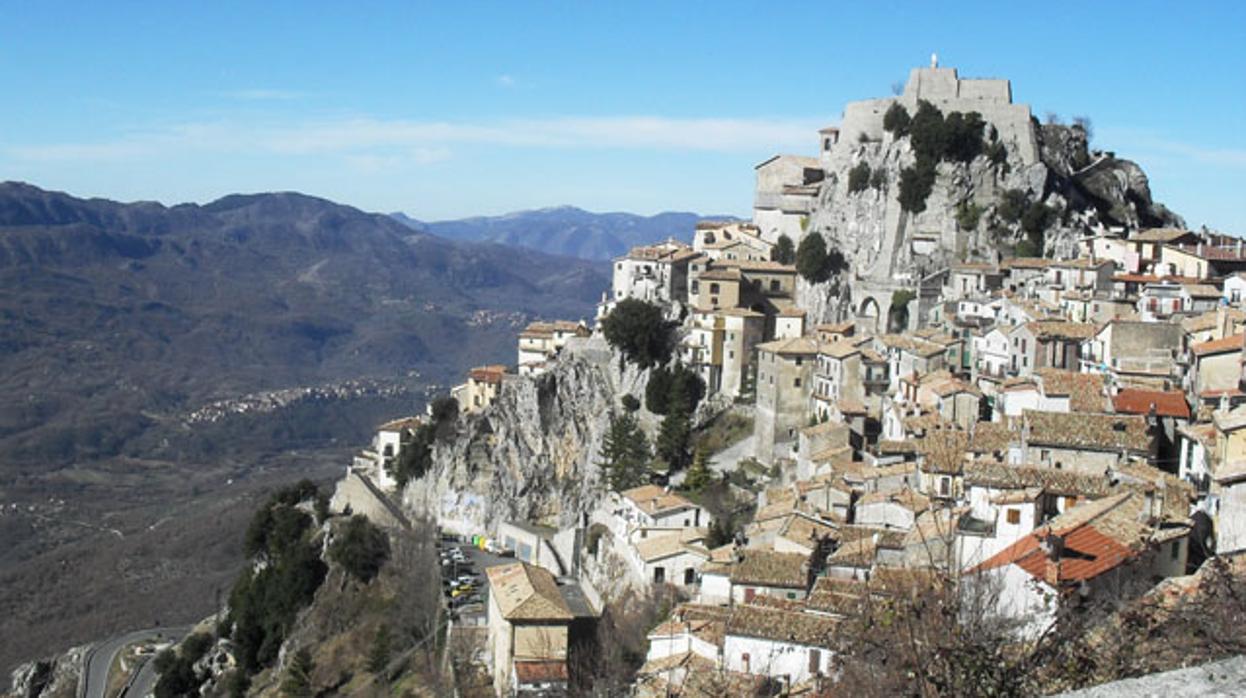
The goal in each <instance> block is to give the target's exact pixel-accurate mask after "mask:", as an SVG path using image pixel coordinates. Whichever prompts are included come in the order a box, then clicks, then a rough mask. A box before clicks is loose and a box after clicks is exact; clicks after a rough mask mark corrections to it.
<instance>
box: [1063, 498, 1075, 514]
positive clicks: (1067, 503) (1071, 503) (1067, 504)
mask: <svg viewBox="0 0 1246 698" xmlns="http://www.w3.org/2000/svg"><path fill="white" fill-rule="evenodd" d="M1075 506H1077V497H1065V498H1064V510H1065V511H1068V510H1069V509H1072V508H1073V507H1075Z"/></svg>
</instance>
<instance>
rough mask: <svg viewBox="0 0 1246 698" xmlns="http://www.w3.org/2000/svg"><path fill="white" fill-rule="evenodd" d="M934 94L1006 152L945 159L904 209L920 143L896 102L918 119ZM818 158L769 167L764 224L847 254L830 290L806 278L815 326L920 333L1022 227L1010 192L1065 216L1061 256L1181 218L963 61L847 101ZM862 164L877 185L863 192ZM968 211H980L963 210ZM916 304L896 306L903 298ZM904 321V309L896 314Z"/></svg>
mask: <svg viewBox="0 0 1246 698" xmlns="http://www.w3.org/2000/svg"><path fill="white" fill-rule="evenodd" d="M923 102H927V103H929V104H931V105H933V106H934V107H936V108H937V109H939V111H940V112H942V114H944V115H945V116H946V115H950V114H952V113H953V112H959V113H961V114H962V115H970V114H973V113H976V114H977V115H979V116H980V117H981V120H982V121H983V123H984V124H985V125H986V133H987V135H986V137H985V138H986V139H987V142H988V143H989V144H990V145H991V146H992V147H997V146H1002V148H1003V149H1004V150H1003V152H1002V153H1001V155H1004V157H1003V158H1002V159H998V158H996V159H992V158H988V157H986V156H985V155H980V156H978V157H976V158H974V159H973V160H971V161H969V162H940V163H938V166H937V172H936V177H935V181H934V184H933V186H932V188H931V191H930V194H929V196H928V197H927V199H926V205H925V208H924V210H922V211H920V212H910V211H906V210H904V208H903V206H902V205H901V203H900V184H899V183H900V179H901V176H902V173H903V172H904V170H905V169H906V168H911V167H912V166H913V165H914V164H915V162H916V156H915V154H914V151H913V147H912V144H911V143H910V138H908V137H907V136H905V135H897V134H896V133H892V132H889V131H887V130H886V129H885V128H884V119H885V116H886V114H887V112H888V110H889V109H892V108H893V106H895V105H899V106H900V107H903V108H904V110H905V111H906V112H907V114H909V115H912V114H915V113H916V112H917V111H918V109H919V107H920V105H921V104H922V103H923ZM818 137H819V138H818V151H819V152H818V155H817V157H812V156H804V155H776V156H774V157H772V158H770V159H768V160H766V161H765V162H762V163H761V164H759V165H757V167H756V192H755V196H754V206H753V222H754V223H755V224H756V225H757V226H758V228H759V229H760V231H761V234H762V236H763V237H764V238H765V239H767V240H770V241H775V240H777V239H778V238H779V236H781V235H786V236H788V237H789V238H791V239H792V240H793V241H794V242H796V243H797V244H799V242H800V241H801V239H803V238H804V236H805V235H807V234H810V233H814V234H818V235H821V236H823V237H824V238H825V239H826V242H827V246H828V247H830V248H833V249H836V250H839V251H840V252H841V253H842V254H843V255H844V256H845V258H846V261H847V266H848V270H847V271H846V272H845V273H843V274H840V275H839V276H838V277H837V278H835V279H833V280H832V281H831V282H830V283H829V285H827V284H820V285H818V286H817V287H816V288H814V287H810V286H809V285H807V284H803V283H802V284H801V288H800V289H799V291H798V295H797V301H798V303H799V305H800V306H801V307H802V308H805V309H806V310H807V311H809V314H810V317H809V320H810V321H811V322H813V323H816V322H830V321H845V320H855V321H857V322H859V323H860V324H861V326H863V327H867V328H872V329H879V330H883V329H886V328H887V326H888V324H889V322H899V323H900V324H901V325H903V326H906V327H907V328H909V329H912V328H915V327H918V326H919V324H920V322H921V320H922V318H924V317H925V316H926V314H927V313H928V312H929V310H930V308H931V307H932V306H933V304H934V302H935V301H936V300H937V297H938V292H937V288H938V285H939V284H940V283H941V279H939V278H929V279H927V278H925V277H926V276H927V275H929V274H931V273H933V272H935V271H936V270H938V269H941V268H946V266H947V265H948V264H953V263H958V262H975V261H981V262H997V261H998V260H999V259H1000V257H1001V250H1004V251H1009V250H1011V248H1012V246H1013V245H1014V244H1015V243H1016V242H1017V241H1018V239H1019V238H1020V236H1021V227H1020V226H1019V225H1018V221H1016V220H1015V219H1014V220H1005V219H1002V218H1001V216H999V215H997V209H998V205H999V203H1000V201H1001V199H1002V198H1003V197H1004V195H1005V193H1006V192H1018V193H1019V195H1020V196H1024V197H1025V198H1026V200H1028V201H1032V202H1034V203H1041V204H1044V205H1046V206H1047V207H1049V209H1050V210H1051V211H1052V212H1053V214H1052V215H1051V216H1050V218H1051V220H1050V221H1048V222H1047V225H1046V227H1047V228H1048V229H1047V230H1046V231H1045V233H1046V234H1045V241H1046V245H1045V250H1044V252H1046V254H1047V255H1048V256H1055V257H1064V256H1071V255H1072V254H1074V253H1075V249H1074V248H1075V246H1076V240H1077V239H1078V237H1080V236H1081V235H1084V234H1087V233H1092V232H1102V231H1103V230H1105V229H1106V227H1109V226H1110V227H1115V228H1117V229H1118V232H1129V231H1130V230H1136V229H1138V228H1140V227H1143V225H1144V224H1145V225H1160V224H1165V223H1169V222H1171V221H1173V220H1176V219H1175V217H1173V216H1171V214H1168V212H1167V211H1166V210H1163V208H1162V207H1158V206H1153V205H1152V203H1151V199H1150V191H1149V188H1148V187H1147V183H1146V177H1145V175H1144V174H1142V172H1141V170H1140V168H1138V167H1137V166H1136V165H1134V164H1133V163H1130V162H1127V161H1121V160H1116V159H1115V158H1114V157H1113V156H1112V155H1111V154H1110V153H1100V152H1091V151H1089V150H1088V148H1087V142H1086V141H1087V138H1086V133H1085V131H1084V130H1081V129H1080V127H1077V126H1072V127H1066V126H1062V125H1058V124H1049V125H1046V126H1044V125H1040V124H1039V123H1038V121H1037V120H1036V119H1035V118H1034V117H1033V115H1032V113H1031V110H1030V107H1029V105H1027V104H1018V103H1014V102H1013V99H1012V86H1011V84H1010V82H1009V81H1008V80H1003V79H966V78H962V77H960V75H959V74H958V73H957V71H956V69H955V68H944V67H939V66H938V62H937V59H936V58H934V57H932V60H931V65H930V67H923V68H914V69H913V70H912V71H911V72H910V74H909V79H908V82H907V83H906V85H905V87H904V90H903V92H902V93H901V94H899V95H897V96H894V97H884V98H877V99H867V100H862V101H857V102H851V103H849V104H847V105H846V107H845V108H844V112H843V117H842V119H841V122H840V124H839V125H838V126H829V127H827V128H824V129H822V130H820V131H819V133H818ZM854 168H862V169H864V170H865V171H866V172H867V173H868V174H869V175H870V179H869V182H868V186H866V187H864V188H858V189H856V190H855V191H854V190H850V187H849V174H850V172H852V171H853V170H854ZM966 210H969V211H971V212H972V214H973V215H960V216H958V213H961V212H962V211H966ZM901 297H903V298H912V299H913V301H915V303H913V304H912V305H908V304H907V303H906V306H905V307H904V308H898V307H897V308H893V307H892V305H893V298H901ZM893 315H896V316H897V317H894V318H893V317H892V316H893Z"/></svg>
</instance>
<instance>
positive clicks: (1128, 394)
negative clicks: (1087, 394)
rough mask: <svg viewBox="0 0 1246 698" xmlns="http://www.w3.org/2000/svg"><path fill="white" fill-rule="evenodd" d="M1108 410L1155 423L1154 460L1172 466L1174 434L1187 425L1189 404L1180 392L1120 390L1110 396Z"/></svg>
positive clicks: (1174, 458) (1137, 389)
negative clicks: (1149, 419) (1145, 418)
mask: <svg viewBox="0 0 1246 698" xmlns="http://www.w3.org/2000/svg"><path fill="white" fill-rule="evenodd" d="M1112 411H1113V412H1115V413H1116V414H1134V415H1141V416H1146V417H1151V418H1152V419H1155V420H1157V421H1158V428H1157V429H1156V437H1157V438H1158V440H1159V441H1158V444H1157V446H1156V458H1157V459H1158V462H1160V463H1176V462H1177V461H1178V459H1179V454H1178V453H1177V432H1178V431H1179V430H1180V429H1181V428H1182V427H1184V426H1185V425H1187V424H1189V423H1190V417H1191V413H1190V405H1189V403H1187V402H1186V398H1185V393H1183V392H1181V391H1180V390H1143V389H1139V388H1123V389H1121V390H1119V391H1117V393H1116V395H1114V396H1112Z"/></svg>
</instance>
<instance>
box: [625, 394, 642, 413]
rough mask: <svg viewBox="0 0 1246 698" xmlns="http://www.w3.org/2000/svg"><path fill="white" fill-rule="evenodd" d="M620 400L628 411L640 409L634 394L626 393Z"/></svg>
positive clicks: (638, 401)
mask: <svg viewBox="0 0 1246 698" xmlns="http://www.w3.org/2000/svg"><path fill="white" fill-rule="evenodd" d="M621 402H622V403H623V409H625V410H627V411H628V412H635V411H636V410H638V409H640V400H637V399H636V396H635V395H632V394H630V393H629V394H627V395H624V396H623V399H622V401H621Z"/></svg>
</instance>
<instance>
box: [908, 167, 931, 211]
mask: <svg viewBox="0 0 1246 698" xmlns="http://www.w3.org/2000/svg"><path fill="white" fill-rule="evenodd" d="M934 181H935V166H934V165H933V164H931V163H929V162H922V161H920V160H919V161H918V162H917V164H916V165H914V166H913V167H906V168H904V170H902V171H901V172H900V208H902V209H904V210H905V211H908V212H909V213H921V212H922V211H925V210H926V199H927V198H928V197H929V196H930V192H931V190H932V189H934Z"/></svg>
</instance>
